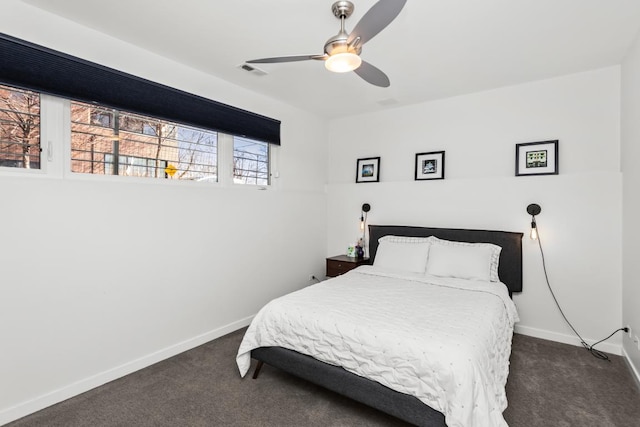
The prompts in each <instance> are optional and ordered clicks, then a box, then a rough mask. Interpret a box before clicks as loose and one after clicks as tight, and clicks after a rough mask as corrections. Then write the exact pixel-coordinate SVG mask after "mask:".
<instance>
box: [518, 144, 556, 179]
mask: <svg viewBox="0 0 640 427" xmlns="http://www.w3.org/2000/svg"><path fill="white" fill-rule="evenodd" d="M557 174H558V140H557V139H556V140H552V141H539V142H526V143H523V144H516V176H523V175H557Z"/></svg>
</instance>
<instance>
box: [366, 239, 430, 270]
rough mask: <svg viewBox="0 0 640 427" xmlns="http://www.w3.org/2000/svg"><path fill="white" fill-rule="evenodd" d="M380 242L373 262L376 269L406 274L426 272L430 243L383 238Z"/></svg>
mask: <svg viewBox="0 0 640 427" xmlns="http://www.w3.org/2000/svg"><path fill="white" fill-rule="evenodd" d="M378 242H379V244H378V250H377V251H376V257H375V259H374V261H373V265H374V266H375V267H380V268H385V269H389V270H396V271H402V272H405V273H424V272H425V269H426V268H427V257H428V256H429V246H431V244H430V243H429V242H427V241H423V242H410V243H407V242H394V241H391V240H384V239H382V238H381V239H379V240H378Z"/></svg>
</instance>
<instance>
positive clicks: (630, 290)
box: [621, 36, 640, 380]
mask: <svg viewBox="0 0 640 427" xmlns="http://www.w3.org/2000/svg"><path fill="white" fill-rule="evenodd" d="M639 117H640V36H638V38H636V41H635V43H634V44H633V46H632V48H631V49H630V51H629V53H628V54H627V57H626V58H625V60H624V62H623V64H622V127H621V140H622V173H623V196H624V198H623V200H624V203H623V208H622V217H623V229H624V234H623V236H624V237H623V241H622V242H623V255H624V257H623V269H622V301H623V305H622V319H623V323H624V325H629V326H630V327H631V334H632V336H635V337H638V338H640V281H639V280H638V277H640V263H638V259H640V226H639V225H638V218H640V192H639V188H640V169H639V168H638V164H637V160H638V158H640V120H639ZM638 338H636V339H638ZM623 345H624V351H625V353H626V354H627V355H628V357H629V359H630V360H631V361H632V364H633V366H634V369H635V373H636V376H637V377H638V379H639V380H640V350H639V349H638V344H636V343H634V342H633V339H632V338H631V337H629V336H626V337H625V339H624V343H623Z"/></svg>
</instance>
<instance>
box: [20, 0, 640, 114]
mask: <svg viewBox="0 0 640 427" xmlns="http://www.w3.org/2000/svg"><path fill="white" fill-rule="evenodd" d="M24 1H25V2H26V3H29V4H31V5H34V6H37V7H39V8H42V9H44V10H47V11H50V12H52V13H55V14H57V15H60V16H63V17H66V18H68V19H70V20H73V21H75V22H78V23H80V24H83V25H86V26H89V27H92V28H94V29H96V30H98V31H101V32H103V33H106V34H109V35H111V36H114V37H117V38H119V39H121V40H124V41H127V42H129V43H132V44H135V45H138V46H140V47H142V48H145V49H147V50H149V51H153V52H155V53H158V54H160V55H163V56H166V57H169V58H172V59H174V60H177V61H180V62H181V63H184V64H186V65H189V66H191V67H193V68H197V69H199V70H202V71H205V72H207V73H210V74H212V75H215V76H217V77H219V78H222V79H224V80H227V81H229V82H232V83H234V84H237V85H239V86H243V87H246V88H248V89H251V90H253V91H256V92H260V93H262V94H265V95H268V96H270V97H273V98H277V99H280V100H282V101H284V102H286V103H289V104H291V105H294V106H297V107H299V108H302V109H305V110H308V111H311V112H315V113H317V114H320V115H322V116H325V117H329V118H331V117H336V116H340V115H350V114H358V113H362V112H369V111H376V110H381V109H384V108H393V107H396V106H399V105H407V104H412V103H417V102H423V101H428V100H433V99H439V98H445V97H450V96H455V95H460V94H465V93H471V92H477V91H482V90H487V89H492V88H496V87H501V86H507V85H513V84H519V83H523V82H527V81H532V80H540V79H545V78H549V77H554V76H559V75H564V74H570V73H575V72H580V71H585V70H590V69H596V68H601V67H606V66H610V65H615V64H619V63H620V62H621V60H622V58H623V57H624V54H625V53H626V51H627V49H628V48H629V47H630V45H631V42H632V41H633V40H634V38H635V36H636V34H637V33H638V30H639V29H640V0H408V2H407V4H406V6H405V7H404V9H403V10H402V12H400V15H399V16H398V17H397V18H396V19H395V21H393V22H392V23H391V24H390V25H389V26H388V27H387V28H386V29H384V30H383V31H382V32H381V33H380V34H378V35H377V36H376V37H375V38H373V39H372V40H370V41H369V42H368V43H367V44H366V45H365V46H364V48H363V50H362V54H361V56H362V58H363V59H365V60H366V61H368V62H370V63H371V64H373V65H375V66H376V67H378V68H380V69H381V70H382V71H384V72H385V73H386V74H387V75H388V76H389V78H390V80H391V86H390V87H388V88H380V87H376V86H372V85H370V84H368V83H366V82H365V81H364V80H362V79H360V78H359V77H358V76H357V75H355V74H354V73H346V74H335V73H331V72H329V71H327V70H326V69H325V68H324V65H323V63H322V62H320V61H304V62H293V63H281V64H259V65H258V67H259V68H260V69H262V70H264V71H266V72H267V73H268V74H267V75H264V76H257V75H254V74H251V73H248V72H246V71H243V70H241V69H239V68H238V65H240V64H242V63H244V61H246V60H249V59H255V58H264V57H271V56H283V55H300V54H321V53H322V51H323V46H324V43H325V41H326V40H327V39H328V38H329V37H331V36H333V35H335V34H336V33H337V32H338V30H339V28H340V22H339V21H338V20H337V19H336V18H335V17H334V16H333V14H332V12H331V5H332V3H333V0H262V1H261V0H234V1H221V0H126V1H125V0H111V1H109V2H104V1H103V0H99V1H98V0H24ZM352 1H353V2H354V4H355V12H354V14H353V15H352V17H351V18H349V19H348V20H347V23H346V28H347V31H350V30H351V29H352V28H353V27H354V26H355V24H356V23H357V22H358V21H359V20H360V18H361V17H362V15H363V14H364V13H365V12H366V11H367V10H368V9H369V8H370V7H371V6H372V5H373V4H374V3H375V2H376V0H352Z"/></svg>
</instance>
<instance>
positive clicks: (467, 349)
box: [237, 225, 522, 427]
mask: <svg viewBox="0 0 640 427" xmlns="http://www.w3.org/2000/svg"><path fill="white" fill-rule="evenodd" d="M369 241H370V245H369V252H370V259H371V260H372V262H371V264H372V265H369V266H361V267H358V268H357V269H354V270H352V271H350V272H348V273H346V274H344V275H342V276H338V277H336V278H333V279H329V280H326V281H324V282H322V283H320V284H317V285H313V286H310V287H307V288H304V289H302V290H300V291H296V292H293V293H292V294H289V295H286V296H284V297H281V298H277V299H275V300H273V301H271V302H270V303H269V304H267V305H266V306H265V307H264V308H263V309H262V310H260V312H259V313H258V314H257V315H256V317H255V318H254V320H253V321H252V323H251V325H250V326H249V328H248V329H247V332H246V333H245V336H244V338H243V341H242V343H241V345H240V348H239V350H238V356H237V363H238V368H239V370H240V373H241V375H242V376H244V375H245V374H246V373H247V372H248V370H249V367H250V364H251V359H256V360H257V361H258V364H257V367H256V371H255V373H254V378H256V377H257V375H258V372H259V369H260V368H261V367H262V365H263V364H267V365H270V366H273V367H276V368H279V369H282V370H284V371H286V372H289V373H291V374H293V375H296V376H298V377H301V378H303V379H306V380H308V381H311V382H313V383H316V384H318V385H320V386H323V387H325V388H328V389H330V390H333V391H335V392H337V393H340V394H342V395H344V396H347V397H349V398H352V399H355V400H357V401H360V402H362V403H364V404H367V405H369V406H372V407H374V408H377V409H379V410H381V411H383V412H386V413H389V414H391V415H393V416H396V417H398V418H400V419H402V420H405V421H407V422H409V423H412V424H415V425H418V426H449V427H456V426H474V425H477V426H479V425H490V426H506V422H505V421H504V418H503V417H502V412H503V411H504V409H505V408H506V404H507V402H506V395H505V391H504V386H505V384H506V379H507V375H508V366H509V361H508V359H509V355H510V352H511V338H512V334H513V325H514V323H515V322H517V320H518V318H517V313H516V312H515V306H514V305H513V303H512V302H511V299H510V296H511V295H512V294H513V293H514V292H521V291H522V247H521V244H522V233H514V232H504V231H487V230H464V229H444V228H428V227H407V226H386V225H383V226H379V225H370V226H369ZM453 256H455V257H456V258H455V259H454V260H453V262H452V257H453ZM425 257H426V258H427V261H426V262H425V263H424V264H420V262H422V261H424V260H423V258H425ZM485 262H488V263H489V265H488V268H485ZM423 268H424V270H422V271H421V269H423ZM487 269H488V272H487V271H485V270H487ZM425 271H426V272H427V273H429V274H426V273H425ZM430 273H437V275H436V274H430ZM476 276H477V277H476Z"/></svg>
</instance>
